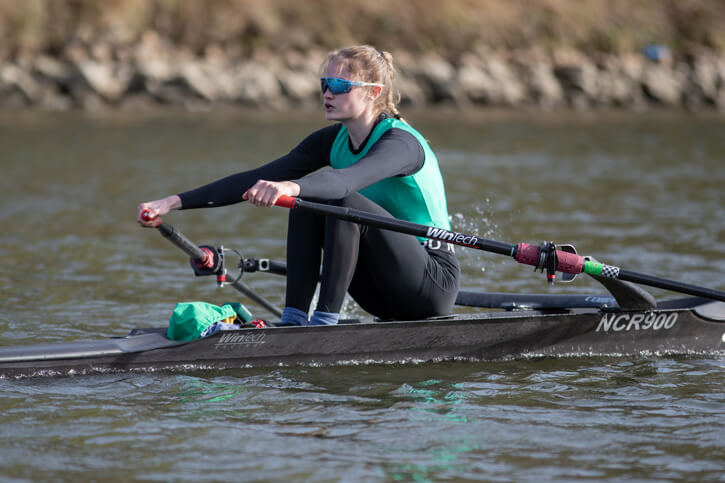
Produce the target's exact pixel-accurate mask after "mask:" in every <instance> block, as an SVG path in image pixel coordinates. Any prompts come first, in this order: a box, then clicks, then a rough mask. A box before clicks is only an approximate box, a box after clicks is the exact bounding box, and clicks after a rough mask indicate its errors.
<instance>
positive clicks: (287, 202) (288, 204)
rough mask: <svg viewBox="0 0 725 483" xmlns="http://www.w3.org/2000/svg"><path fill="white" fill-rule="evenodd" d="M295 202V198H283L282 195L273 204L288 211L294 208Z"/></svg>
mask: <svg viewBox="0 0 725 483" xmlns="http://www.w3.org/2000/svg"><path fill="white" fill-rule="evenodd" d="M296 201H297V198H295V197H293V196H285V195H282V196H280V197H279V199H278V200H277V201H276V202H275V203H274V204H275V205H277V206H283V207H285V208H289V209H290V210H291V209H292V208H294V207H295V202H296Z"/></svg>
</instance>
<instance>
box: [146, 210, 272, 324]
mask: <svg viewBox="0 0 725 483" xmlns="http://www.w3.org/2000/svg"><path fill="white" fill-rule="evenodd" d="M141 216H142V217H143V219H144V220H146V221H153V222H154V226H155V227H156V229H157V230H159V233H161V235H163V237H164V238H166V239H167V240H169V241H170V242H171V243H173V244H174V245H176V246H177V247H179V248H180V249H181V250H182V251H183V252H184V253H186V254H187V255H189V257H190V258H191V266H192V267H193V268H194V273H196V274H197V275H212V274H213V275H217V280H218V281H222V280H223V281H224V282H226V281H227V280H226V279H225V278H224V279H220V277H225V273H221V272H222V270H221V259H220V255H219V251H218V250H217V249H215V248H213V247H206V246H197V245H196V243H194V242H192V241H191V240H189V239H188V238H186V237H185V236H184V234H183V233H181V232H180V231H178V230H177V229H176V228H174V227H173V226H172V225H169V224H167V223H165V222H163V221H162V220H161V218H160V217H156V218H151V217H150V216H149V214H148V212H147V211H144V212H143V213H142V215H141ZM228 283H229V285H231V286H232V287H234V288H235V289H236V290H237V291H239V292H240V293H241V294H243V295H246V296H247V297H249V298H250V299H252V300H254V301H255V302H256V303H258V304H259V305H261V306H262V307H264V308H265V309H267V310H269V311H270V312H272V313H273V314H274V315H276V316H278V317H281V316H282V311H281V310H279V309H278V308H277V307H276V306H275V305H274V304H272V303H271V302H270V301H268V300H267V299H265V298H264V297H262V296H261V295H259V294H257V293H256V292H255V291H254V290H252V289H251V288H250V287H249V286H247V285H246V284H245V283H244V282H242V281H241V280H240V279H236V280H234V281H232V282H228Z"/></svg>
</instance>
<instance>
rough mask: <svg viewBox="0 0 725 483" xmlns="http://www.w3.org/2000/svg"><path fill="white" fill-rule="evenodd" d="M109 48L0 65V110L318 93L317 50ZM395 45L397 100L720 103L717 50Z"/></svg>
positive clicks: (423, 103) (220, 102)
mask: <svg viewBox="0 0 725 483" xmlns="http://www.w3.org/2000/svg"><path fill="white" fill-rule="evenodd" d="M111 50H112V49H111V47H110V46H102V45H101V46H98V47H97V48H95V49H92V50H90V51H89V50H85V49H82V48H77V49H74V50H71V51H70V52H69V53H68V57H67V58H64V59H59V58H53V57H50V56H47V55H39V56H36V57H33V58H27V59H23V60H22V61H18V62H4V63H2V64H0V108H4V109H23V108H35V109H43V110H71V109H82V110H97V109H137V108H143V107H152V106H164V105H168V106H177V107H178V106H183V107H184V108H187V109H191V110H199V109H211V108H215V107H221V106H226V107H232V108H233V107H244V108H259V109H271V110H284V109H294V108H307V107H310V106H314V105H316V104H317V103H318V102H319V86H318V81H317V78H318V76H319V66H320V63H321V62H322V60H323V58H324V52H323V51H321V50H317V51H312V52H308V53H306V54H299V53H297V54H286V55H280V56H277V55H272V54H269V53H267V54H264V55H258V56H256V57H255V58H251V59H239V60H237V59H227V58H226V57H224V56H223V55H221V54H220V53H218V52H215V51H214V50H213V49H211V50H209V51H208V52H206V54H205V55H203V56H192V55H189V54H188V52H186V51H183V50H179V49H175V48H173V46H172V45H171V44H168V43H166V42H164V40H163V39H161V38H160V37H158V36H157V35H155V34H153V33H149V34H147V35H145V36H144V37H143V39H142V41H141V42H140V43H139V44H138V45H136V46H133V48H131V49H130V50H129V52H128V56H125V57H124V58H123V59H118V58H114V57H113V56H112V55H111ZM104 51H105V52H104ZM394 54H395V56H396V60H397V64H398V70H399V72H398V74H399V75H398V87H399V89H400V91H401V94H402V105H403V106H404V107H412V108H431V107H441V106H452V107H456V108H459V109H472V108H479V107H484V108H492V107H505V108H520V107H528V108H537V109H544V110H555V109H577V110H581V109H597V108H616V109H635V110H643V109H648V108H652V107H668V108H684V109H690V110H715V111H720V112H725V57H723V56H715V55H711V54H709V55H708V54H706V55H701V56H699V57H694V58H691V59H688V60H685V59H682V60H677V61H675V60H672V59H664V60H660V61H656V60H650V59H648V58H646V57H645V56H644V55H641V54H621V55H602V56H599V57H598V58H590V57H588V56H586V55H584V54H582V53H578V52H574V51H567V52H559V53H557V54H554V55H546V54H543V53H537V52H525V53H498V52H469V53H466V54H465V55H463V56H462V57H461V58H460V59H459V60H458V61H456V62H452V61H449V60H446V59H444V58H443V57H442V56H440V55H437V54H433V53H426V54H420V55H412V54H410V53H405V52H394Z"/></svg>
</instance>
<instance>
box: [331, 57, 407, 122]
mask: <svg viewBox="0 0 725 483" xmlns="http://www.w3.org/2000/svg"><path fill="white" fill-rule="evenodd" d="M333 62H334V63H335V64H337V68H338V70H339V71H342V70H347V72H348V73H349V75H350V77H351V79H350V80H357V81H361V82H370V83H373V84H383V91H382V92H381V93H380V95H379V96H378V98H377V99H376V100H375V107H376V109H377V113H378V114H380V113H386V114H388V115H389V116H391V117H394V118H396V119H400V112H398V108H397V105H398V102H400V93H399V92H398V90H397V89H396V88H395V86H394V85H393V80H394V79H395V67H393V56H392V54H391V53H390V52H384V51H382V50H378V49H376V48H375V47H373V46H371V45H355V46H352V47H345V48H342V49H339V50H334V51H332V52H330V53H329V54H327V58H326V59H325V62H323V64H322V69H321V70H322V72H323V73H324V72H325V71H327V67H328V66H329V65H330V64H331V63H333ZM323 75H324V74H323Z"/></svg>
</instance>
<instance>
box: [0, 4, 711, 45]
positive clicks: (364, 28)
mask: <svg viewBox="0 0 725 483" xmlns="http://www.w3.org/2000/svg"><path fill="white" fill-rule="evenodd" d="M148 30H155V31H157V32H158V33H159V34H161V35H162V36H164V37H166V38H168V39H170V40H172V42H173V43H175V44H177V45H181V46H186V47H188V48H189V49H190V50H191V51H192V52H196V53H200V52H202V51H203V50H204V49H205V48H206V47H207V46H209V45H210V44H214V45H217V46H221V47H222V48H224V49H225V51H231V52H237V53H239V54H240V55H249V54H250V53H252V52H255V51H274V52H279V51H283V50H286V49H295V50H302V51H304V50H308V49H312V48H323V49H328V48H334V47H339V46H341V45H347V44H352V43H372V44H374V45H377V46H379V47H381V48H385V49H388V50H406V51H409V52H413V53H416V52H421V51H430V50H435V51H438V52H439V53H442V54H444V55H446V56H448V57H455V56H457V55H458V54H459V53H461V52H463V51H469V50H471V49H478V48H485V49H493V50H520V49H523V50H529V49H532V48H540V49H543V50H551V49H559V48H574V49H577V50H581V51H584V52H610V53H621V52H626V51H633V50H639V49H641V48H642V46H643V45H645V44H648V43H653V42H656V43H662V44H667V45H669V46H670V47H671V48H672V49H673V51H674V52H675V53H688V52H696V51H697V50H699V49H703V48H705V49H710V50H715V51H719V52H725V1H722V0H445V1H443V0H395V1H389V0H366V1H364V2H341V1H339V0H334V1H333V0H23V1H18V0H0V59H3V58H5V59H7V58H13V57H16V56H18V54H19V53H22V52H46V53H50V54H51V55H52V54H61V53H62V52H63V50H64V49H65V47H66V46H68V45H69V44H72V43H78V42H80V43H84V44H93V43H98V42H108V43H110V44H112V45H123V44H132V43H135V42H136V41H137V40H138V38H139V37H140V36H141V35H142V34H143V33H144V32H145V31H148Z"/></svg>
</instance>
